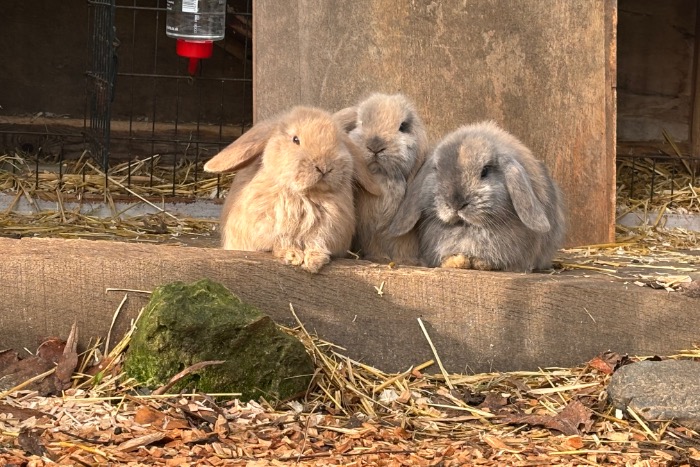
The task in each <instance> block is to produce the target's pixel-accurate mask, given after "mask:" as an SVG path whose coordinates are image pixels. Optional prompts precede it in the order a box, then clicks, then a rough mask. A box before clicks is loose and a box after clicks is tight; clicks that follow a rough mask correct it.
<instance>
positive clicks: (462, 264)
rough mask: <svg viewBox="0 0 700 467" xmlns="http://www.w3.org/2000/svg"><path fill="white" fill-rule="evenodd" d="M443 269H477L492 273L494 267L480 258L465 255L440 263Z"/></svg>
mask: <svg viewBox="0 0 700 467" xmlns="http://www.w3.org/2000/svg"><path fill="white" fill-rule="evenodd" d="M440 267H441V268H452V269H476V270H478V271H491V270H493V267H492V266H491V265H490V264H489V263H487V262H486V261H484V260H483V259H480V258H475V257H473V256H465V255H463V254H458V255H452V256H448V257H447V258H445V259H443V260H442V263H440Z"/></svg>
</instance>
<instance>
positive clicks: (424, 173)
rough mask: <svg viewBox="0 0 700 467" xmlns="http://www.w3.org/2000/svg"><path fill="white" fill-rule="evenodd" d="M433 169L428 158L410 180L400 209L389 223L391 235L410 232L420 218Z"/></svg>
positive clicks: (398, 235) (396, 235) (395, 235)
mask: <svg viewBox="0 0 700 467" xmlns="http://www.w3.org/2000/svg"><path fill="white" fill-rule="evenodd" d="M430 170H431V161H430V160H427V161H425V162H424V163H423V165H422V166H421V167H420V169H419V170H418V174H417V175H416V176H415V178H414V179H413V180H411V181H409V182H408V187H407V189H406V194H405V195H404V197H403V200H402V201H401V204H399V209H398V210H397V211H396V214H394V218H393V219H392V221H391V225H389V235H390V236H392V237H400V236H401V235H404V234H406V233H408V232H409V231H410V230H411V229H412V228H413V227H414V226H415V225H416V224H417V223H418V220H419V219H420V215H421V212H422V210H423V196H422V193H423V188H424V186H425V181H426V179H427V177H428V174H429V173H430Z"/></svg>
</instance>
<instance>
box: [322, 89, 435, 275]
mask: <svg viewBox="0 0 700 467" xmlns="http://www.w3.org/2000/svg"><path fill="white" fill-rule="evenodd" d="M334 117H335V119H336V120H337V121H338V122H339V124H340V125H341V126H342V127H343V128H344V129H345V131H347V132H348V133H349V135H350V137H351V138H352V140H353V141H354V142H355V143H356V144H357V146H358V147H359V148H360V149H361V150H362V152H363V154H364V157H365V160H366V162H367V166H368V167H369V170H370V171H371V172H372V174H373V175H374V177H375V180H376V181H377V182H378V183H379V186H380V188H381V194H380V196H374V195H373V194H372V193H368V192H367V191H365V190H362V189H360V190H358V191H357V192H356V200H355V203H356V205H355V212H356V215H357V228H356V232H355V238H354V240H353V250H354V251H359V254H360V256H361V257H363V258H364V259H368V260H372V261H376V262H386V261H397V262H401V263H404V264H416V263H417V262H418V257H419V243H418V232H417V230H416V229H412V230H409V231H408V232H406V233H404V234H403V235H401V236H399V237H397V238H392V237H390V236H389V235H388V229H389V225H390V223H391V221H392V218H393V217H394V214H396V211H397V210H398V208H399V205H400V204H401V201H402V200H403V198H404V195H405V193H406V187H407V184H408V183H409V182H410V181H411V180H412V179H413V178H414V177H415V175H416V173H417V172H418V169H419V168H420V166H421V165H422V164H423V162H424V161H425V159H426V157H427V154H428V152H429V149H428V137H427V131H426V129H425V126H424V124H423V121H422V120H421V118H420V117H419V115H418V113H417V112H416V109H415V108H414V106H413V104H412V103H411V102H410V101H409V100H408V98H406V96H404V95H402V94H391V95H389V94H380V93H374V94H372V95H370V96H369V97H368V98H367V99H365V100H364V101H362V102H361V103H360V104H359V105H357V106H356V107H348V108H346V109H343V110H340V111H338V112H336V113H335V114H334Z"/></svg>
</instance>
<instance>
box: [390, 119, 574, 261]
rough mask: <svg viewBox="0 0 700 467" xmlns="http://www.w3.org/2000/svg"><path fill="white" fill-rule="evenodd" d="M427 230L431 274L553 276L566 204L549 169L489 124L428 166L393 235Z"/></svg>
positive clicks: (456, 136) (462, 135) (453, 139)
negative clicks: (446, 270)
mask: <svg viewBox="0 0 700 467" xmlns="http://www.w3.org/2000/svg"><path fill="white" fill-rule="evenodd" d="M416 224H418V228H419V237H420V250H421V258H422V260H423V262H424V263H425V264H426V265H427V266H430V267H436V266H442V267H453V268H464V269H480V270H504V271H531V270H533V269H540V270H541V269H547V268H549V267H550V266H551V260H552V256H553V255H554V253H555V251H556V250H557V249H558V248H559V247H560V245H561V243H562V241H563V238H564V232H565V209H564V203H563V199H562V196H561V194H560V192H559V189H558V188H557V186H556V184H555V183H554V181H553V180H552V179H551V177H550V176H549V174H548V172H547V169H546V167H545V166H544V164H543V163H542V162H540V161H538V160H537V159H535V157H534V156H533V155H532V153H531V152H530V150H529V149H527V148H526V147H525V146H524V145H523V144H522V143H521V142H520V141H519V140H518V139H517V138H515V137H514V136H513V135H511V134H509V133H507V132H506V131H504V130H503V129H501V128H500V127H499V126H498V125H496V124H495V123H494V122H491V121H487V122H481V123H477V124H473V125H467V126H463V127H461V128H459V129H457V130H456V131H454V132H452V133H450V134H449V135H447V136H446V137H445V138H443V140H442V141H441V142H440V143H439V144H438V146H437V147H436V148H435V151H434V152H433V153H432V154H431V156H430V157H429V158H428V160H427V161H426V162H425V164H423V166H422V167H421V169H420V171H419V172H418V175H417V176H416V178H415V179H414V181H413V183H412V184H411V185H410V186H409V188H408V192H407V194H406V197H405V199H404V200H403V202H402V204H401V206H400V207H399V210H398V212H397V214H396V216H395V217H394V220H393V221H392V224H391V226H390V229H389V233H390V234H391V235H395V236H399V235H402V234H404V233H405V232H407V231H409V230H410V229H412V228H413V227H414V226H415V225H416Z"/></svg>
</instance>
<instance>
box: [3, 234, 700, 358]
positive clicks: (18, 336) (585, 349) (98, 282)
mask: <svg viewBox="0 0 700 467" xmlns="http://www.w3.org/2000/svg"><path fill="white" fill-rule="evenodd" d="M0 251H2V260H0V350H2V349H3V348H15V349H21V348H23V347H26V348H28V349H35V348H36V346H37V344H38V343H39V342H40V341H41V339H43V338H46V337H50V336H61V337H64V338H65V336H67V335H68V332H69V329H70V326H71V324H72V323H73V322H76V323H77V324H78V326H79V330H80V341H81V345H82V346H83V348H84V347H85V345H86V344H87V342H88V341H89V339H90V338H95V337H98V336H100V337H103V338H104V337H105V336H106V335H107V331H108V329H109V327H110V323H111V321H112V317H113V315H114V313H115V310H116V309H117V308H118V306H119V303H120V302H121V301H122V299H123V298H124V295H125V293H126V292H120V291H109V292H108V291H106V289H107V288H117V289H134V290H152V289H153V288H154V287H156V286H158V285H160V284H164V283H167V282H171V281H175V280H182V281H194V280H197V279H200V278H202V277H209V278H211V279H212V280H216V281H219V282H221V283H223V284H224V285H226V286H227V287H228V288H229V289H230V290H231V291H232V292H234V293H236V294H238V295H239V296H240V297H241V298H242V299H244V300H246V301H248V302H250V303H252V304H254V305H256V306H258V307H259V308H261V309H262V310H263V311H264V312H266V313H268V314H270V315H271V316H272V317H273V318H274V319H275V320H277V321H278V322H280V323H283V324H288V325H290V324H294V319H293V317H292V314H291V312H290V307H289V305H290V303H291V304H292V305H293V306H294V309H295V310H296V313H297V315H298V316H299V318H300V319H301V321H302V322H303V323H304V324H305V326H306V328H307V329H308V330H309V331H310V332H316V333H317V334H318V335H319V336H320V337H322V338H323V339H325V340H328V341H330V342H333V343H335V344H337V345H340V346H343V347H344V348H345V349H347V351H346V353H347V355H349V356H350V357H352V358H355V359H358V360H361V361H363V362H366V363H368V364H371V365H374V366H376V367H377V368H380V369H383V370H386V371H403V370H406V369H408V368H409V367H410V366H411V365H415V364H419V363H422V362H424V361H426V360H429V359H431V358H433V354H432V352H431V349H430V346H429V344H428V341H427V340H426V338H425V336H424V335H423V333H422V331H421V329H420V326H419V324H418V322H417V318H421V319H422V321H423V322H424V324H425V326H426V328H427V331H428V333H429V335H430V338H431V340H432V342H433V344H434V345H435V347H436V349H437V352H438V354H439V356H440V358H441V359H442V361H443V363H444V364H445V366H446V367H447V369H448V370H449V371H452V372H483V371H509V370H534V369H537V368H538V367H546V366H573V365H578V364H581V363H583V362H585V361H587V360H588V359H590V358H591V357H593V356H595V355H596V354H598V353H600V352H602V351H605V350H614V351H616V352H620V353H630V354H637V355H651V354H669V353H673V352H676V351H677V350H679V349H682V348H685V347H689V346H691V345H693V344H694V343H697V342H698V340H700V339H699V338H700V336H699V335H698V333H697V323H698V322H700V299H697V298H691V297H687V296H684V295H682V294H680V293H668V292H665V291H659V290H652V289H650V288H640V287H638V286H636V285H633V284H626V283H624V282H621V281H615V280H613V279H611V278H607V277H604V276H601V277H588V278H585V277H573V276H568V275H548V274H510V273H500V272H476V271H454V270H440V269H424V268H409V267H399V268H396V269H391V268H389V267H388V266H384V265H375V264H370V263H367V262H357V261H352V260H340V261H334V262H333V263H332V264H331V265H330V266H328V267H327V268H325V269H324V270H323V271H322V272H321V274H318V275H310V274H308V273H306V272H303V271H300V270H296V269H294V268H291V267H288V266H284V265H281V264H279V263H278V262H277V261H275V260H274V259H272V258H271V256H270V255H267V254H261V253H246V252H230V251H229V252H226V251H221V250H216V249H206V248H191V247H177V246H168V245H146V244H127V243H117V242H106V241H89V240H60V239H22V240H13V239H5V238H0ZM382 284H383V286H382ZM378 289H381V291H382V295H380V294H379V293H378ZM147 300H148V295H147V294H139V293H133V292H129V293H128V300H127V301H126V303H125V305H124V307H123V308H122V310H121V313H120V314H119V316H118V319H117V322H116V325H115V328H114V331H113V333H112V344H114V342H116V341H117V340H118V339H120V338H121V336H122V335H123V333H124V332H125V331H126V330H127V329H128V326H129V324H130V321H131V320H132V319H133V318H134V317H136V315H137V313H138V310H139V309H140V308H141V307H142V306H143V305H144V304H145V303H146V301H147ZM433 370H435V372H437V371H438V370H437V367H434V368H433Z"/></svg>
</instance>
